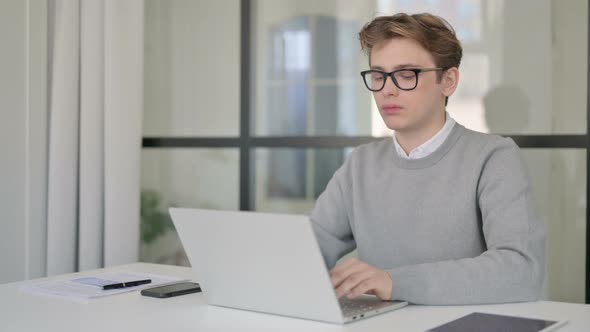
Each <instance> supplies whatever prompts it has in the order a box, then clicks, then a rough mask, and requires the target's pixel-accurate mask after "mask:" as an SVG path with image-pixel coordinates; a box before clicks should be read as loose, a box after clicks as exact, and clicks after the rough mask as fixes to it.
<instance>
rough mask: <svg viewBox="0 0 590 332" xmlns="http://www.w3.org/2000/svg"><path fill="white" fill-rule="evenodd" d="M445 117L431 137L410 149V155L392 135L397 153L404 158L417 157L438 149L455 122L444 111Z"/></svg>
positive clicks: (427, 154) (425, 155)
mask: <svg viewBox="0 0 590 332" xmlns="http://www.w3.org/2000/svg"><path fill="white" fill-rule="evenodd" d="M445 118H446V120H445V125H444V126H443V127H442V129H441V130H439V132H438V133H436V135H434V136H432V138H430V139H429V140H428V141H426V142H424V143H422V145H420V146H418V147H416V148H415V149H414V150H412V151H410V155H406V152H405V151H404V149H402V147H401V146H400V145H399V143H398V142H397V139H396V138H395V135H393V143H394V145H395V150H396V151H397V154H398V155H399V156H400V157H402V158H404V159H419V158H424V157H427V156H429V155H430V154H431V153H433V152H434V151H435V150H436V149H438V147H439V146H441V144H443V142H444V141H445V140H446V139H447V137H449V134H450V133H451V130H453V127H454V126H455V123H456V122H455V120H453V118H451V116H450V115H449V113H448V112H445Z"/></svg>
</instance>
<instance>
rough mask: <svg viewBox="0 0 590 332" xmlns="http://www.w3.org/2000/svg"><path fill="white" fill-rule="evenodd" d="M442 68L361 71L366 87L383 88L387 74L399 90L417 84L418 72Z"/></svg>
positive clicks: (412, 88) (413, 86)
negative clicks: (387, 71)
mask: <svg viewBox="0 0 590 332" xmlns="http://www.w3.org/2000/svg"><path fill="white" fill-rule="evenodd" d="M441 70H444V68H404V69H398V70H394V71H392V72H389V73H386V72H384V71H380V70H365V71H362V72H361V76H362V77H363V81H365V86H367V89H369V90H371V91H373V92H377V91H381V90H383V88H384V87H385V81H387V76H389V77H391V80H392V81H393V84H395V86H397V87H398V88H399V89H400V90H404V91H410V90H414V89H415V88H416V87H417V86H418V76H419V75H418V74H420V73H424V72H428V71H441Z"/></svg>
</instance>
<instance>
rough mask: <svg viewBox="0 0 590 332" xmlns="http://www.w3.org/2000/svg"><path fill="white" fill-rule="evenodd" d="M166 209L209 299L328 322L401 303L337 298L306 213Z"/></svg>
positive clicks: (351, 318)
mask: <svg viewBox="0 0 590 332" xmlns="http://www.w3.org/2000/svg"><path fill="white" fill-rule="evenodd" d="M170 215H171V216H172V220H173V222H174V226H176V230H177V232H178V235H179V236H180V240H181V241H182V244H183V246H184V249H185V251H186V253H187V256H188V259H189V261H190V262H191V265H192V268H193V271H194V273H195V276H196V278H197V281H198V282H199V283H200V285H201V288H202V289H203V294H204V295H205V297H206V298H207V301H208V303H209V304H211V305H216V306H223V307H230V308H237V309H245V310H252V311H258V312H264V313H271V314H277V315H284V316H291V317H299V318H306V319H312V320H319V321H326V322H332V323H347V322H352V321H355V320H359V319H363V318H367V317H370V316H374V315H377V314H380V313H384V312H388V311H392V310H395V309H399V308H402V307H404V306H406V305H407V302H401V301H380V300H379V299H377V298H376V297H374V296H369V295H366V296H362V297H361V298H358V299H355V300H347V301H338V299H337V298H336V295H335V292H334V288H333V287H332V284H331V282H330V278H329V275H328V271H327V269H326V265H325V263H324V260H323V258H322V255H321V253H320V249H319V246H318V244H317V241H316V239H315V236H314V233H313V230H312V227H311V223H310V221H309V219H308V218H307V217H306V216H301V215H285V214H270V213H257V212H235V211H215V210H200V209H177V208H171V209H170ZM343 306H344V307H343Z"/></svg>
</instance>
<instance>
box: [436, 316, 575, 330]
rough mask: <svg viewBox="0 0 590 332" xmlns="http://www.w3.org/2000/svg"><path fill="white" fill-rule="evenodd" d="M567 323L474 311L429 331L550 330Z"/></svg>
mask: <svg viewBox="0 0 590 332" xmlns="http://www.w3.org/2000/svg"><path fill="white" fill-rule="evenodd" d="M566 323H567V322H566V321H556V320H545V319H538V318H529V317H518V316H506V315H498V314H489V313H482V312H474V313H471V314H469V315H467V316H463V317H461V318H457V319H455V320H453V321H451V322H448V323H445V324H443V325H440V326H437V327H435V328H433V329H430V330H428V331H427V332H474V331H477V332H498V331H503V332H549V331H555V330H557V329H558V328H560V327H562V326H563V325H565V324H566Z"/></svg>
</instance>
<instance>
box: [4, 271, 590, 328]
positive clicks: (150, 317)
mask: <svg viewBox="0 0 590 332" xmlns="http://www.w3.org/2000/svg"><path fill="white" fill-rule="evenodd" d="M123 270H125V271H140V272H148V273H157V274H162V275H170V276H177V277H182V278H191V279H192V273H191V270H190V269H189V268H183V267H175V266H166V265H154V264H143V263H137V264H131V265H124V266H118V267H113V268H108V269H103V270H98V271H89V272H83V273H77V274H76V275H88V274H95V273H97V272H107V271H123ZM72 276H73V275H64V276H60V277H59V278H70V277H72ZM52 279H55V278H52ZM33 282H35V281H23V282H16V283H9V284H3V285H0V330H1V331H56V332H58V331H59V332H68V331H101V332H104V331H107V332H112V331H142V332H149V331H199V332H202V331H227V330H240V331H263V330H268V331H271V330H272V331H274V330H280V331H363V332H365V331H371V332H377V331H388V332H391V331H424V330H426V329H428V328H432V327H434V326H437V325H440V324H442V323H445V322H447V321H450V320H453V319H455V318H458V317H461V316H463V315H466V314H468V313H471V312H474V311H480V312H490V313H501V314H508V315H522V316H531V317H540V318H547V319H554V320H564V319H565V320H568V321H569V323H568V325H566V326H565V327H563V328H561V329H560V330H559V331H560V332H566V331H590V305H583V304H569V303H560V302H544V301H541V302H532V303H517V304H502V305H480V306H440V307H433V306H409V307H406V308H404V309H400V310H397V311H394V312H390V313H386V314H383V315H380V316H377V317H374V318H369V319H366V320H363V321H359V322H354V323H351V324H348V325H333V324H328V323H321V322H314V321H307V320H302V319H295V318H288V317H280V316H273V315H266V314H260V313H254V312H249V311H242V310H234V309H226V308H219V307H215V306H208V305H206V304H205V299H204V297H203V295H202V294H201V293H196V294H190V295H184V296H180V297H174V298H169V299H156V298H150V297H145V296H141V295H140V294H139V292H132V293H126V294H120V295H115V296H111V297H106V298H102V299H97V300H91V301H90V302H88V303H77V302H72V301H68V300H63V299H57V298H50V297H44V296H38V295H30V294H27V293H23V292H21V291H20V290H19V288H20V287H21V286H22V285H24V284H27V283H33Z"/></svg>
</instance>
